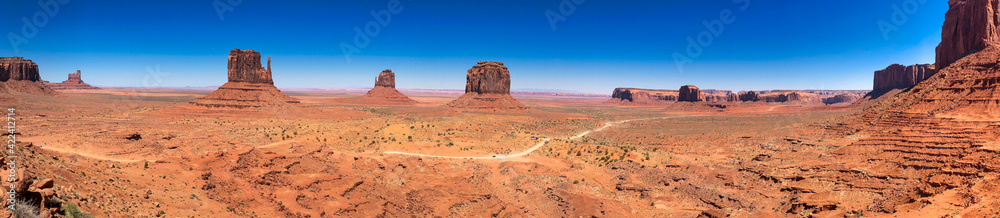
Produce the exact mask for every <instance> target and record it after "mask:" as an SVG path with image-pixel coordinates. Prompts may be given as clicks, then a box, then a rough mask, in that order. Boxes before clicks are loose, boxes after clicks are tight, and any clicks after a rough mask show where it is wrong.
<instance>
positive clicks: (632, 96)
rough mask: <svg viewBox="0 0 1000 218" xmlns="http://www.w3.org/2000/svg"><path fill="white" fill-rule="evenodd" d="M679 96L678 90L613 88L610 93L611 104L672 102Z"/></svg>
mask: <svg viewBox="0 0 1000 218" xmlns="http://www.w3.org/2000/svg"><path fill="white" fill-rule="evenodd" d="M679 95H680V92H679V91H678V90H666V89H639V88H615V90H614V91H613V92H612V93H611V100H609V101H608V102H611V103H640V104H647V103H655V102H674V101H677V97H678V96H679Z"/></svg>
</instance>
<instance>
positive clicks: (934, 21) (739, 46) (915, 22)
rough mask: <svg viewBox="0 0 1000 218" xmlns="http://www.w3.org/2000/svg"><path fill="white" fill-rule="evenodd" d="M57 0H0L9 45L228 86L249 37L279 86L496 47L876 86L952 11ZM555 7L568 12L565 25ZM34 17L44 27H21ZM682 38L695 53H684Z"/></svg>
mask: <svg viewBox="0 0 1000 218" xmlns="http://www.w3.org/2000/svg"><path fill="white" fill-rule="evenodd" d="M46 1H51V2H55V3H56V4H58V5H59V7H58V11H55V10H51V9H52V8H54V7H49V10H48V11H50V12H54V13H47V12H46V11H47V10H46V9H44V8H43V7H42V6H40V5H39V4H38V2H36V1H4V2H3V3H0V33H3V35H4V36H7V37H4V39H6V40H3V42H0V56H23V57H26V58H28V59H32V60H33V61H35V63H38V65H39V70H40V73H41V75H42V78H43V79H45V80H49V81H53V82H59V81H62V80H65V78H66V74H67V73H70V72H74V71H76V70H82V71H83V79H84V81H86V82H87V83H90V84H92V85H97V86H131V87H141V86H165V87H184V86H192V87H203V86H218V85H221V84H222V83H225V82H226V57H227V55H228V52H229V50H231V49H233V48H240V49H252V50H256V51H258V52H261V54H262V55H263V56H265V57H266V56H271V58H272V68H273V71H274V75H273V77H274V81H275V85H277V86H278V87H279V88H363V87H371V86H372V85H373V80H374V78H375V76H376V75H377V74H378V73H379V72H381V71H382V69H387V68H388V69H393V71H394V72H396V74H397V75H396V78H397V79H396V82H397V87H398V88H425V89H464V87H465V73H466V70H468V69H469V68H470V67H472V65H475V63H476V62H477V61H484V60H494V61H502V62H504V63H505V64H506V65H507V66H508V67H509V69H510V70H511V77H512V83H511V86H512V88H513V89H559V90H572V91H579V92H587V93H601V94H609V93H610V92H611V90H612V89H613V88H615V87H644V88H668V89H676V88H678V87H680V86H682V85H686V84H693V85H697V86H699V87H701V88H703V89H729V90H737V91H738V90H767V89H871V86H872V72H873V71H875V70H879V69H882V68H885V67H886V66H888V65H889V64H892V63H900V64H907V65H908V64H915V63H933V62H934V47H935V46H936V45H937V43H938V42H939V41H940V34H941V33H940V32H941V24H942V22H943V20H944V12H945V11H946V10H947V3H946V1H927V2H926V3H919V1H918V0H884V1H870V0H866V1H863V0H845V1H765V0H719V1H705V0H678V1H635V0H623V1H607V0H565V1H562V0H549V1H546V0H507V1H475V0H442V1H426V0H400V1H398V4H399V5H398V7H399V8H395V7H393V8H392V9H394V10H393V11H395V12H398V13H395V14H392V13H391V12H390V14H391V19H389V20H388V22H384V23H385V25H382V24H380V23H378V19H377V18H375V17H373V16H372V14H371V12H372V11H375V12H381V11H383V10H386V11H389V9H390V7H389V5H388V4H390V2H392V1H390V0H361V1H357V0H355V1H346V0H335V1H317V0H305V1H280V2H278V1H253V0H242V1H238V0H233V1H232V2H231V1H229V0H217V1H212V0H202V1H123V0H108V1H80V0H75V1H67V2H65V4H60V2H59V1H58V0H43V1H42V2H46ZM578 1H579V2H578ZM747 2H749V3H747ZM231 3H238V4H231ZM570 5H572V6H573V7H570ZM229 7H231V8H229ZM744 7H745V8H744ZM219 8H221V9H222V10H221V17H220V10H219ZM561 8H562V10H560V9H561ZM571 8H575V9H574V10H569V9H571ZM894 8H900V9H899V10H895V9H894ZM227 9H231V10H227ZM744 9H745V10H744ZM547 11H551V13H549V15H551V14H557V15H558V16H557V17H563V18H565V19H564V20H558V21H557V22H555V25H554V26H555V29H553V25H552V22H550V21H549V18H547ZM727 12H730V13H728V14H729V16H726V17H725V18H726V19H725V20H727V21H731V22H727V23H728V24H726V23H723V25H722V28H721V31H715V32H716V33H718V35H715V34H713V33H712V32H713V31H712V30H713V28H709V27H706V25H705V24H704V23H705V22H709V23H718V22H714V21H715V20H720V21H721V20H722V19H720V13H727ZM894 14H895V15H896V16H895V20H894ZM22 17H23V18H25V19H27V20H28V21H29V23H32V24H31V25H29V26H33V27H37V29H38V30H37V33H34V34H33V35H31V33H32V32H30V31H29V32H27V33H28V34H25V32H24V31H23V30H24V29H25V24H24V22H23V21H22ZM904 18H905V19H904ZM32 20H34V21H32ZM880 21H884V23H883V24H885V23H888V24H892V26H893V27H895V29H893V30H892V31H888V32H884V31H882V29H881V28H880V26H879V23H880ZM370 22H373V23H375V24H377V25H378V27H379V28H378V30H379V31H377V34H373V35H370V37H369V38H370V42H368V43H367V45H365V46H355V47H357V48H358V49H357V50H356V51H358V52H357V54H353V55H351V57H350V61H348V59H347V58H345V55H344V52H343V50H342V46H341V45H342V43H346V44H355V43H354V41H355V40H354V39H355V37H356V36H357V33H356V32H355V30H354V28H355V27H358V28H359V29H362V31H364V30H363V29H364V28H365V27H366V25H367V24H368V23H370ZM39 23H40V24H44V25H35V24H39ZM715 27H716V28H715V29H718V28H717V27H718V26H715ZM28 29H29V30H30V28H28ZM370 30H374V29H370ZM373 32H374V31H373ZM703 32H704V34H710V35H711V36H712V37H711V42H709V43H705V44H706V46H699V47H701V52H700V53H689V52H687V49H688V48H689V44H690V43H689V41H688V40H687V38H689V37H691V38H692V39H697V38H698V36H699V35H700V34H701V35H704V34H703ZM884 33H887V34H884ZM11 35H16V36H18V37H21V38H17V37H14V38H16V39H19V40H11V39H12V38H11ZM365 35H368V34H365ZM28 36H30V37H28ZM20 39H23V40H20ZM703 39H707V38H704V37H703ZM706 41H708V40H703V41H702V42H706ZM695 43H696V44H697V43H698V42H697V40H696V42H695ZM15 45H16V46H17V50H16V51H15V48H14V46H15ZM675 53H678V54H684V55H685V56H689V55H687V54H697V55H695V56H692V57H689V58H690V62H686V63H685V64H683V67H682V68H679V67H678V64H676V63H677V62H676V61H675V56H674V54H675ZM150 71H153V73H152V74H150ZM151 75H152V76H151ZM150 78H154V79H152V80H151V79H150Z"/></svg>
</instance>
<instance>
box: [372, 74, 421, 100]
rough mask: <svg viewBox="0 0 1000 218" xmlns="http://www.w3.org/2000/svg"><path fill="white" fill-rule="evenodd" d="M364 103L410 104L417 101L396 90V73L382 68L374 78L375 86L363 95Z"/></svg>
mask: <svg viewBox="0 0 1000 218" xmlns="http://www.w3.org/2000/svg"><path fill="white" fill-rule="evenodd" d="M364 98H365V99H364V100H365V102H364V103H370V104H393V105H398V104H404V105H412V104H415V103H417V101H415V100H413V99H410V97H407V96H406V95H405V94H403V93H401V92H399V90H396V74H395V73H393V72H392V70H391V69H386V70H383V71H382V72H381V73H379V74H378V77H377V78H375V87H374V88H372V89H371V90H369V91H368V93H367V94H365V95H364Z"/></svg>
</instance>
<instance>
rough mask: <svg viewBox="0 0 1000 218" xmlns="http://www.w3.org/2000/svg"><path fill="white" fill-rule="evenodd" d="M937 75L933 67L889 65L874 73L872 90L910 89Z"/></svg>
mask: <svg viewBox="0 0 1000 218" xmlns="http://www.w3.org/2000/svg"><path fill="white" fill-rule="evenodd" d="M934 73H937V70H936V69H935V68H934V65H930V64H917V65H910V66H903V65H899V64H893V65H889V67H886V68H885V69H883V70H879V71H875V80H874V81H875V82H874V85H873V86H872V90H891V89H905V88H910V87H913V86H914V85H916V84H917V83H920V82H922V81H924V80H925V79H927V78H929V77H931V76H932V75H934Z"/></svg>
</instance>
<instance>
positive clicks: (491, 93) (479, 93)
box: [447, 61, 529, 111]
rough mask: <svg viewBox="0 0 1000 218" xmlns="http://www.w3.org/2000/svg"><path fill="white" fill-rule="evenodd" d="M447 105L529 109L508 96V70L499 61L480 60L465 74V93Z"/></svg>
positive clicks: (464, 107)
mask: <svg viewBox="0 0 1000 218" xmlns="http://www.w3.org/2000/svg"><path fill="white" fill-rule="evenodd" d="M447 106H448V107H452V108H458V109H473V110H493V111H511V110H513V111H518V110H526V109H529V108H528V107H527V106H525V105H524V104H522V103H521V102H519V101H517V99H514V97H512V96H510V71H508V70H507V66H504V65H503V63H501V62H494V61H481V62H479V63H478V64H476V65H475V66H473V67H472V68H471V69H469V71H468V73H467V74H466V83H465V95H462V96H461V97H459V98H458V99H455V100H454V101H451V102H449V103H448V104H447Z"/></svg>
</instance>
